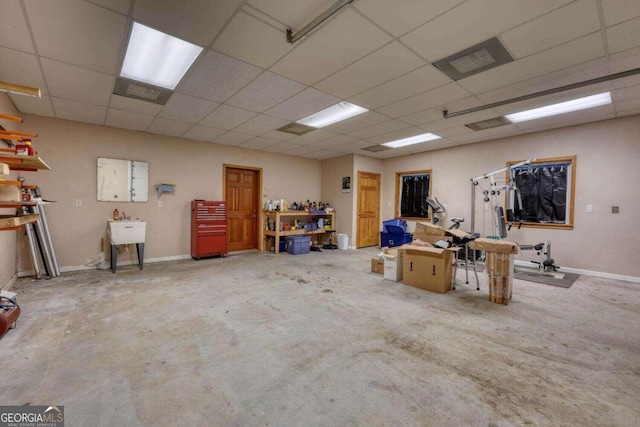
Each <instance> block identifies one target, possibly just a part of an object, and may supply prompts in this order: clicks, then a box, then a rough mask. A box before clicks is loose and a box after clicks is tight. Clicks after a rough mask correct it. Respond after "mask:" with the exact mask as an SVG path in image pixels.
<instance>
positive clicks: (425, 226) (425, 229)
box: [413, 222, 447, 236]
mask: <svg viewBox="0 0 640 427" xmlns="http://www.w3.org/2000/svg"><path fill="white" fill-rule="evenodd" d="M413 233H414V234H415V233H423V234H432V235H434V236H445V235H446V234H447V233H446V230H445V229H444V228H442V227H440V226H439V225H433V224H431V223H430V222H416V229H415V231H414V232H413Z"/></svg>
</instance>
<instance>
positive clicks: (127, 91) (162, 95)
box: [113, 77, 173, 105]
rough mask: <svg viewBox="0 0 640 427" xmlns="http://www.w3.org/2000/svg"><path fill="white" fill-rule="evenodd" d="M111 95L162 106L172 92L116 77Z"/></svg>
mask: <svg viewBox="0 0 640 427" xmlns="http://www.w3.org/2000/svg"><path fill="white" fill-rule="evenodd" d="M113 93H114V94H116V95H121V96H126V97H127V98H134V99H139V100H141V101H146V102H153V103H154V104H160V105H164V104H166V103H167V101H168V100H169V97H170V96H171V94H172V93H173V91H172V90H171V89H166V88H163V87H158V86H153V85H150V84H146V83H142V82H137V81H134V80H129V79H125V78H123V77H118V78H116V85H115V87H114V89H113Z"/></svg>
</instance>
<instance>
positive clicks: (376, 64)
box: [314, 42, 425, 98]
mask: <svg viewBox="0 0 640 427" xmlns="http://www.w3.org/2000/svg"><path fill="white" fill-rule="evenodd" d="M423 65H425V62H424V60H422V59H420V58H419V57H418V56H417V55H416V54H415V53H413V52H411V51H410V50H409V49H407V48H406V47H404V46H402V45H401V44H400V43H398V42H392V43H389V44H388V45H386V46H384V47H382V48H381V49H378V50H377V51H375V52H373V53H370V54H369V55H367V56H365V57H364V58H362V59H360V60H359V61H357V62H355V63H353V64H351V65H349V66H348V67H346V68H343V69H342V70H340V71H338V72H337V73H335V74H333V75H331V76H329V77H327V78H326V79H324V80H322V81H320V82H318V83H316V84H315V85H314V87H316V88H317V89H320V90H323V91H325V92H328V93H330V94H333V95H336V96H339V97H341V98H348V97H350V96H353V95H356V94H358V93H361V92H364V91H366V90H368V89H371V88H372V87H375V86H377V85H379V84H382V83H384V82H386V81H389V80H391V79H393V78H395V77H398V76H401V75H403V74H405V73H407V72H409V71H411V70H414V69H416V68H418V67H421V66H423Z"/></svg>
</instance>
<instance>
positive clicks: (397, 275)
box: [382, 248, 404, 282]
mask: <svg viewBox="0 0 640 427" xmlns="http://www.w3.org/2000/svg"><path fill="white" fill-rule="evenodd" d="M382 251H383V252H384V278H385V279H386V280H392V281H394V282H399V281H401V280H402V275H403V263H402V260H403V258H404V253H403V252H402V251H401V250H398V249H389V248H382Z"/></svg>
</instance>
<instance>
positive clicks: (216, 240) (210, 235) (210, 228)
mask: <svg viewBox="0 0 640 427" xmlns="http://www.w3.org/2000/svg"><path fill="white" fill-rule="evenodd" d="M227 240H228V236H227V205H226V202H217V201H207V200H193V201H192V202H191V257H192V258H193V259H200V258H209V257H214V256H224V257H226V256H227V254H228V244H227Z"/></svg>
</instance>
